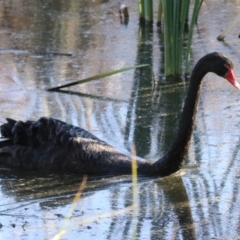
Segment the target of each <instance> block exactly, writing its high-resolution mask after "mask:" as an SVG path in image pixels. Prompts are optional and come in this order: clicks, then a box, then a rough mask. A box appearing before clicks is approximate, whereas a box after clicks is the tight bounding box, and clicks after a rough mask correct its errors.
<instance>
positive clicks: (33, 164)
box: [0, 118, 131, 174]
mask: <svg viewBox="0 0 240 240" xmlns="http://www.w3.org/2000/svg"><path fill="white" fill-rule="evenodd" d="M1 134H2V136H3V137H7V138H9V139H10V141H6V142H4V143H1V145H2V147H1V148H0V164H2V165H4V166H8V167H15V168H24V169H29V170H39V169H42V170H50V171H61V172H74V173H82V174H115V173H118V174H123V173H130V172H129V171H130V170H131V167H130V165H131V161H130V160H131V159H130V158H129V157H127V156H125V155H124V154H122V153H120V152H119V151H117V150H116V149H115V148H113V147H112V146H110V145H109V144H107V143H106V142H104V141H102V140H100V139H98V138H97V137H95V136H94V135H92V134H91V133H89V132H88V131H86V130H84V129H82V128H79V127H75V126H73V125H70V124H67V123H64V122H62V121H60V120H57V119H53V118H40V119H39V120H38V121H26V122H22V121H15V120H13V119H7V123H5V124H3V125H2V126H1ZM3 145H4V146H3Z"/></svg>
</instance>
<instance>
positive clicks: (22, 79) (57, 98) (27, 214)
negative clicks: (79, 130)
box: [0, 0, 240, 239]
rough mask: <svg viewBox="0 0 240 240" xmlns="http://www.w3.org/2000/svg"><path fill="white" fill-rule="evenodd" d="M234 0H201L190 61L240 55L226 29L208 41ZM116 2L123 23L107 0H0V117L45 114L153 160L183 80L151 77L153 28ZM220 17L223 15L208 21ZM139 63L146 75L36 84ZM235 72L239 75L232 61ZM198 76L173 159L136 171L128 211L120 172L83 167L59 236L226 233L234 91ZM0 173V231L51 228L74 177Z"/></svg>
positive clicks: (235, 218)
mask: <svg viewBox="0 0 240 240" xmlns="http://www.w3.org/2000/svg"><path fill="white" fill-rule="evenodd" d="M236 3H237V1H229V2H228V3H225V1H223V0H221V1H218V3H217V4H216V1H212V0H206V1H204V4H203V8H202V11H201V15H200V17H199V24H198V26H199V27H198V34H196V36H195V38H194V51H193V62H194V63H195V62H196V61H197V59H198V58H200V57H201V56H202V55H204V54H206V53H207V52H211V51H220V52H223V53H224V54H226V55H228V56H229V57H230V58H231V59H232V60H233V62H234V63H235V65H238V64H240V60H239V59H240V58H239V56H240V54H239V48H238V47H237V46H238V44H239V43H238V42H237V41H239V40H238V39H237V38H236V39H235V40H234V38H232V39H230V37H229V36H227V37H226V40H227V41H228V43H226V44H225V45H223V43H219V42H217V41H216V40H215V38H216V36H218V35H219V32H221V31H222V29H224V28H225V25H224V22H228V21H230V20H231V19H230V18H231V17H232V16H229V12H231V13H236V8H235V4H236ZM223 4H225V5H224V6H225V8H224V9H226V10H222V6H223ZM128 7H129V12H130V21H129V23H128V25H127V26H126V25H122V24H121V23H120V19H119V13H118V1H111V2H109V1H97V0H96V1H76V0H71V1H55V0H45V1H34V2H33V1H4V0H0V37H1V41H0V63H1V64H0V79H1V81H0V108H1V114H0V122H3V121H4V118H5V117H12V118H18V119H28V118H32V119H37V118H38V117H40V116H43V115H45V116H52V117H57V118H59V119H62V120H64V121H67V122H69V123H73V124H75V125H79V126H81V127H83V128H85V129H87V130H89V131H90V132H92V133H94V134H95V135H97V136H98V137H99V138H102V139H103V140H106V141H107V142H108V143H110V144H112V145H114V146H115V147H117V148H118V149H119V150H121V151H123V152H125V153H127V154H129V153H130V152H131V148H132V144H133V143H134V145H135V146H136V151H137V155H138V156H139V157H141V158H147V159H151V160H152V161H156V160H157V159H159V157H160V156H161V155H162V154H163V152H164V151H165V150H166V149H167V148H168V146H169V144H170V143H171V141H172V138H173V136H174V134H175V130H176V127H175V126H176V125H177V120H178V119H179V116H180V114H181V106H182V103H183V100H184V97H185V93H186V88H187V85H188V84H187V81H183V80H178V81H171V80H167V81H166V80H165V79H163V78H162V74H161V73H162V72H163V69H162V68H163V64H162V56H163V49H162V46H161V43H162V36H159V32H158V29H157V28H156V27H155V26H154V27H153V28H148V29H144V30H143V29H139V27H138V24H137V22H138V14H137V12H138V9H137V6H136V3H135V2H134V3H128ZM219 9H220V10H221V11H220V10H219ZM214 11H215V12H216V14H214ZM209 12H210V13H211V14H209ZM219 12H220V14H219ZM217 13H218V14H217ZM223 17H224V18H225V19H226V21H224V22H222V21H219V22H217V21H216V19H218V20H221V19H222V18H223ZM209 23H211V24H212V25H213V27H212V26H211V24H209ZM213 28H214V30H213ZM233 31H234V30H233ZM236 31H237V29H236ZM232 34H233V35H231V36H234V34H235V35H236V36H237V35H238V34H239V33H237V32H233V33H232ZM143 63H151V64H152V66H153V72H154V74H155V76H156V78H157V79H158V83H157V84H156V85H154V84H153V82H152V81H151V72H150V71H149V69H137V70H136V71H129V72H125V73H121V74H118V75H115V76H111V77H108V78H106V79H102V80H99V81H95V82H92V83H86V84H81V85H79V86H75V87H71V88H69V89H66V90H63V91H60V92H47V91H45V89H47V88H49V87H52V86H56V85H57V84H58V83H62V82H65V81H71V80H79V79H83V78H86V77H90V76H93V75H97V74H100V73H104V72H107V71H110V70H114V69H118V68H122V67H126V66H132V65H136V64H143ZM235 73H236V75H237V76H239V75H240V72H239V70H238V68H235ZM206 78H207V79H206V81H205V82H204V85H203V91H202V95H201V101H200V106H199V112H198V115H197V123H196V128H195V131H194V135H193V139H192V143H191V146H190V150H189V154H188V158H187V161H186V164H185V166H184V169H183V170H181V171H180V173H177V174H175V175H174V176H170V177H167V178H164V179H148V178H140V179H139V183H138V186H137V190H138V200H139V206H138V211H137V214H136V215H134V214H133V211H132V205H133V200H132V199H133V197H132V191H133V189H132V183H131V177H129V176H122V177H116V178H111V179H109V178H104V177H102V178H88V182H87V184H86V187H85V190H84V192H83V193H82V196H81V198H80V200H79V201H78V202H77V205H76V207H75V208H74V210H73V212H72V216H71V218H70V219H69V221H68V223H67V224H68V227H69V228H68V232H67V233H66V234H65V235H64V237H65V239H72V238H74V237H76V238H77V237H78V238H79V236H80V237H81V239H96V238H97V239H131V238H133V237H132V236H134V234H135V233H134V231H135V229H136V238H137V239H233V238H237V236H238V235H239V233H240V229H239V214H238V212H239V211H238V203H239V200H240V199H239V197H240V194H239V177H238V176H239V171H240V170H239V169H240V168H239V163H238V158H239V153H238V149H239V145H240V142H239V131H238V129H239V121H238V118H239V117H240V115H239V114H238V112H239V111H238V110H239V107H238V105H239V101H240V98H239V93H238V92H237V91H236V90H235V89H233V88H232V87H231V86H228V85H227V83H225V82H224V80H223V79H219V78H218V77H216V76H215V75H211V74H209V75H208V76H207V77H206ZM68 91H70V92H71V94H69V92H68ZM0 182H1V190H0V197H1V198H0V199H1V200H0V223H1V225H0V226H1V227H0V239H13V238H14V239H32V238H37V239H51V238H52V237H53V236H54V235H55V234H56V232H57V231H58V230H60V228H61V226H62V224H63V223H64V217H65V216H66V215H67V214H68V211H69V209H70V206H71V204H72V201H73V198H74V196H75V193H76V192H77V190H78V188H79V184H80V183H81V182H82V176H75V175H57V174H49V173H35V172H33V173H30V172H17V171H12V170H9V169H0ZM129 207H130V208H129ZM111 214H112V215H111ZM84 221H85V222H84Z"/></svg>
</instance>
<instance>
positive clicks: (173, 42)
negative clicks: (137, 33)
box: [139, 0, 202, 77]
mask: <svg viewBox="0 0 240 240" xmlns="http://www.w3.org/2000/svg"><path fill="white" fill-rule="evenodd" d="M141 2H143V4H144V6H143V9H144V11H142V15H141V21H142V22H144V21H146V22H151V21H150V20H151V19H153V16H152V17H150V16H149V15H146V14H145V13H146V12H148V13H150V12H151V11H149V10H148V11H147V10H146V9H149V8H151V9H152V6H153V5H152V0H147V1H141V0H139V3H141ZM201 3H202V0H159V4H158V9H157V10H158V16H157V24H158V26H162V27H163V35H164V62H165V75H166V76H167V77H168V76H179V75H182V74H184V73H187V72H188V63H189V58H190V51H191V44H192V37H193V30H194V26H195V24H196V21H197V17H198V13H199V9H200V6H201ZM139 9H141V7H139ZM152 14H153V11H152ZM149 19H150V20H149Z"/></svg>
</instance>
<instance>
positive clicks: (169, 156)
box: [152, 61, 209, 175]
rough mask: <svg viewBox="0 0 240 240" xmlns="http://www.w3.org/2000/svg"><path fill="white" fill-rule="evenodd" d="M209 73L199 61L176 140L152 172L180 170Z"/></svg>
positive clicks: (162, 173)
mask: <svg viewBox="0 0 240 240" xmlns="http://www.w3.org/2000/svg"><path fill="white" fill-rule="evenodd" d="M207 72H209V71H208V67H207V66H206V64H204V62H203V61H199V62H198V64H197V65H196V66H195V68H194V70H193V72H192V75H191V78H190V84H189V89H188V94H187V97H186V100H185V103H184V107H183V112H182V116H181V119H180V122H179V127H178V131H177V135H176V138H175V140H174V142H173V143H172V145H171V146H170V148H169V149H168V151H167V153H166V154H165V155H164V156H163V157H162V158H161V159H159V160H158V161H157V162H155V163H154V164H153V165H152V167H153V169H152V170H153V171H154V172H155V173H156V174H159V175H169V174H171V173H174V172H176V171H178V170H179V169H180V167H181V165H182V163H183V160H184V157H185V156H186V153H187V151H188V148H189V144H190V140H191V135H192V132H193V128H194V122H195V116H196V112H197V106H198V100H199V95H200V90H201V81H202V79H203V77H204V75H205V74H206V73H207Z"/></svg>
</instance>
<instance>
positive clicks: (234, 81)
mask: <svg viewBox="0 0 240 240" xmlns="http://www.w3.org/2000/svg"><path fill="white" fill-rule="evenodd" d="M227 68H228V72H227V74H226V75H225V76H224V78H226V79H227V80H228V81H229V82H230V83H231V84H232V85H233V86H234V87H235V88H237V89H239V90H240V85H239V83H238V81H237V79H236V77H235V74H234V72H233V70H232V68H231V67H229V66H228V67H227Z"/></svg>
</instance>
